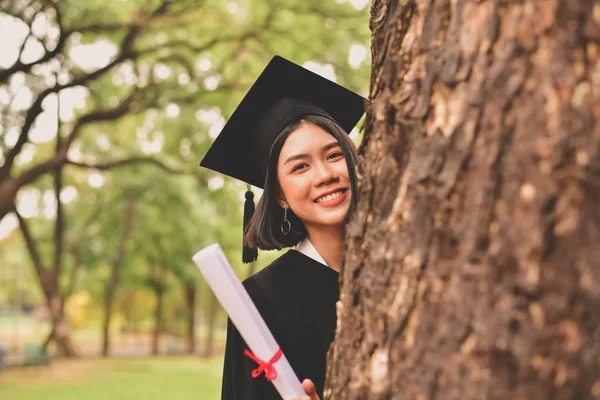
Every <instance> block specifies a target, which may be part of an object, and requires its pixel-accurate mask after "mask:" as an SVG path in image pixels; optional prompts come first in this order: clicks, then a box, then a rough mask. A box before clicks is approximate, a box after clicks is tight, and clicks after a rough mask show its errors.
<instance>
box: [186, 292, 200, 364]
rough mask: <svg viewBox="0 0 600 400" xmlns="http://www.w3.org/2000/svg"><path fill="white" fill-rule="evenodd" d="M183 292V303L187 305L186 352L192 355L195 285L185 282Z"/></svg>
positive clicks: (193, 350)
mask: <svg viewBox="0 0 600 400" xmlns="http://www.w3.org/2000/svg"><path fill="white" fill-rule="evenodd" d="M183 287H184V291H185V303H186V305H187V307H186V311H187V322H188V326H187V339H188V346H187V352H188V353H189V354H194V353H195V352H196V290H197V289H196V284H195V283H193V282H189V281H186V282H184V284H183Z"/></svg>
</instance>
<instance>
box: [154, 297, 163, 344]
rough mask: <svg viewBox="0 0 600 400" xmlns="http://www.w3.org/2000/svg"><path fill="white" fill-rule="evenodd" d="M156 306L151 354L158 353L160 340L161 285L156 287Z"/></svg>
mask: <svg viewBox="0 0 600 400" xmlns="http://www.w3.org/2000/svg"><path fill="white" fill-rule="evenodd" d="M155 293H156V308H155V311H154V330H153V331H152V355H155V356H156V355H158V353H159V344H160V343H159V342H160V331H161V327H162V315H163V302H164V296H163V289H162V286H157V288H156V292H155Z"/></svg>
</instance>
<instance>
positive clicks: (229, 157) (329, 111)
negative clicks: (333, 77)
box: [200, 56, 365, 262]
mask: <svg viewBox="0 0 600 400" xmlns="http://www.w3.org/2000/svg"><path fill="white" fill-rule="evenodd" d="M364 108H365V99H363V97H361V96H359V95H358V94H356V93H354V92H352V91H350V90H348V89H346V88H344V87H342V86H340V85H338V84H337V83H335V82H332V81H330V80H329V79H326V78H323V77H321V76H320V75H318V74H315V73H314V72H311V71H309V70H307V69H306V68H303V67H301V66H299V65H297V64H294V63H293V62H291V61H288V60H286V59H285V58H282V57H280V56H275V57H273V58H272V59H271V61H270V62H269V64H268V65H267V66H266V68H265V69H264V71H263V72H262V73H261V74H260V76H259V77H258V79H257V80H256V82H255V83H254V85H252V87H251V88H250V90H249V91H248V93H247V94H246V96H244V99H243V100H242V102H241V103H240V104H239V106H238V107H237V109H236V110H235V111H234V112H233V114H232V115H231V117H230V118H229V120H228V121H227V123H226V124H225V126H224V127H223V129H222V130H221V132H220V133H219V136H218V137H217V139H216V140H215V141H214V143H213V144H212V146H211V147H210V149H209V150H208V153H206V155H205V156H204V158H203V159H202V161H201V162H200V165H201V166H203V167H206V168H209V169H212V170H213V171H217V172H220V173H222V174H225V175H228V176H231V177H233V178H236V179H239V180H241V181H244V182H246V183H248V184H250V185H254V186H257V187H260V188H263V187H264V184H265V179H266V173H267V166H268V161H269V160H268V158H269V154H270V151H271V146H272V144H273V142H274V141H275V139H276V138H277V136H278V135H279V134H280V133H281V132H282V130H283V129H284V128H285V127H286V126H288V125H289V124H290V123H291V122H293V121H296V120H299V119H302V118H303V117H305V116H307V115H320V116H324V117H327V118H330V119H332V120H334V121H335V122H337V124H338V125H340V126H341V127H342V128H343V129H344V130H345V131H346V132H350V131H351V130H352V128H353V127H354V126H355V125H356V123H357V122H358V120H359V119H360V118H361V117H362V115H363V113H364ZM253 213H254V202H253V194H252V192H251V191H248V192H247V193H246V204H245V207H244V232H245V230H246V226H247V224H248V222H249V221H250V218H251V216H252V214H253ZM256 257H257V253H256V249H248V248H247V247H246V246H245V247H244V255H243V257H242V258H243V261H244V262H251V261H254V260H255V259H256Z"/></svg>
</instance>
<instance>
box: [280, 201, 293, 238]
mask: <svg viewBox="0 0 600 400" xmlns="http://www.w3.org/2000/svg"><path fill="white" fill-rule="evenodd" d="M287 210H288V209H287V207H285V208H284V209H283V222H282V223H281V233H283V234H284V235H287V234H288V233H290V231H291V230H292V224H291V222H290V221H288V219H287Z"/></svg>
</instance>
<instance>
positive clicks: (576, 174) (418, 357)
mask: <svg viewBox="0 0 600 400" xmlns="http://www.w3.org/2000/svg"><path fill="white" fill-rule="evenodd" d="M599 15H600V6H599V5H598V4H597V2H595V1H593V0H546V1H531V0H520V1H517V0H504V1H500V0H488V1H478V2H474V1H467V0H456V1H450V0H437V1H425V0H406V1H400V2H392V1H389V0H375V1H374V2H373V4H372V7H371V30H372V32H373V39H372V55H373V75H372V82H371V92H370V98H371V104H370V105H369V107H368V111H367V119H366V124H365V126H366V129H365V138H364V141H363V147H362V149H361V155H362V156H363V157H364V159H363V161H362V163H361V168H360V171H359V172H360V176H361V181H360V184H359V192H360V201H359V204H358V207H357V211H356V213H355V214H354V216H353V218H352V220H351V222H350V223H349V225H348V227H347V249H346V252H345V260H344V267H343V270H342V274H341V286H342V288H341V298H340V303H339V304H338V326H337V332H336V340H335V342H334V345H333V347H332V349H331V350H330V353H329V355H328V373H327V383H326V390H325V396H324V397H325V398H326V399H336V400H337V399H436V398H441V399H508V398H515V399H592V398H600V379H599V378H598V377H599V376H600V375H599V371H600V346H599V342H598V340H599V336H598V334H599V332H600V311H599V310H600V269H599V268H598V262H599V260H600V246H598V243H600V207H598V204H600V124H599V123H598V117H599V116H600V58H599V56H600V49H598V44H599V43H598V42H599V41H600V17H599Z"/></svg>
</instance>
